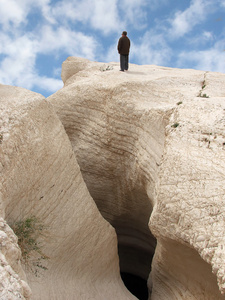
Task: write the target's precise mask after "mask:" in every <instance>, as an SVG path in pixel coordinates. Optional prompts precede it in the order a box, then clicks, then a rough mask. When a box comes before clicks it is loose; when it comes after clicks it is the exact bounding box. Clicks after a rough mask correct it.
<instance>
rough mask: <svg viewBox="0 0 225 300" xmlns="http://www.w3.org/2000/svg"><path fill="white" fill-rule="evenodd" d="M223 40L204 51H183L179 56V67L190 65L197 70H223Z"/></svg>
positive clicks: (224, 54) (224, 60)
mask: <svg viewBox="0 0 225 300" xmlns="http://www.w3.org/2000/svg"><path fill="white" fill-rule="evenodd" d="M223 49H224V43H223V42H222V41H220V42H218V43H216V44H215V46H214V47H212V48H210V49H207V50H202V51H198V50H195V51H190V52H187V51H183V52H181V53H180V55H179V57H178V67H182V66H185V65H186V66H190V65H192V68H194V69H197V70H205V71H213V72H223V73H224V70H225V52H224V50H223Z"/></svg>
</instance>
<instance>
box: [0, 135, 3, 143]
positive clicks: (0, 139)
mask: <svg viewBox="0 0 225 300" xmlns="http://www.w3.org/2000/svg"><path fill="white" fill-rule="evenodd" d="M2 141H3V134H2V133H0V144H1V143H2Z"/></svg>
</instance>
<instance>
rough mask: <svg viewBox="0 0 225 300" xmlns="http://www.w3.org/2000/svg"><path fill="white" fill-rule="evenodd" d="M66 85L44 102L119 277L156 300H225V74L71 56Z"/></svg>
mask: <svg viewBox="0 0 225 300" xmlns="http://www.w3.org/2000/svg"><path fill="white" fill-rule="evenodd" d="M62 79H63V81H64V88H63V89H62V90H60V91H58V92H57V93H55V94H54V95H52V96H51V97H49V99H48V100H49V102H51V104H53V106H54V108H55V111H56V113H57V114H58V116H59V118H60V120H61V121H62V123H63V125H64V128H65V130H66V132H67V134H68V136H69V139H70V141H71V144H72V147H73V150H74V152H75V155H76V158H77V161H78V164H79V166H80V169H81V172H82V175H83V178H84V181H85V183H86V185H87V187H88V190H89V192H90V194H91V195H92V197H93V199H94V200H95V202H96V204H97V207H98V209H99V211H100V212H101V214H102V216H103V217H104V218H105V219H106V220H107V221H109V222H110V223H111V224H112V226H113V227H114V228H115V230H116V233H117V236H118V247H119V257H120V270H121V272H124V273H130V274H135V275H138V276H140V277H142V278H144V279H146V280H148V288H149V299H152V300H156V299H157V300H160V299H162V300H166V299H170V300H171V299H172V300H173V299H174V300H175V299H176V300H177V299H198V300H201V299H202V300H203V299H204V300H206V299H208V300H214V299H215V300H218V299H225V296H224V294H223V293H224V291H225V270H224V267H225V265H224V261H225V251H224V249H225V248H224V247H225V234H224V228H225V226H224V225H225V224H224V207H225V196H224V195H225V168H224V167H225V130H224V128H225V101H224V97H225V86H224V80H225V76H224V75H223V74H219V73H210V72H203V71H195V70H180V69H170V68H163V67H157V66H135V65H130V70H129V71H128V72H125V73H124V72H119V65H118V64H116V63H111V64H109V65H104V64H101V63H94V62H90V61H88V60H85V59H80V58H75V57H70V58H68V59H67V60H66V61H65V62H64V63H63V68H62ZM153 255H154V258H153V261H152V267H151V259H152V257H153ZM150 271H151V273H150ZM149 274H150V276H149Z"/></svg>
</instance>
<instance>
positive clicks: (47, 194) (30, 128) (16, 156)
mask: <svg viewBox="0 0 225 300" xmlns="http://www.w3.org/2000/svg"><path fill="white" fill-rule="evenodd" d="M0 99H1V104H0V105H1V110H0V112H1V145H0V155H1V165H0V168H1V217H2V218H4V220H6V222H7V223H8V224H12V225H13V224H15V223H16V222H20V221H22V220H27V218H31V217H32V216H35V218H37V219H38V220H40V222H41V224H42V226H44V228H45V229H46V230H45V231H44V232H43V233H44V234H43V235H41V236H40V237H39V240H38V243H40V245H42V246H41V248H40V249H41V252H42V253H43V255H44V256H45V257H48V259H46V260H44V261H41V264H43V267H42V268H38V266H37V264H36V269H35V270H34V272H33V270H31V265H30V264H32V259H33V258H34V256H35V251H33V252H31V254H30V258H29V260H28V263H25V264H24V265H23V267H24V269H25V273H26V276H25V274H24V273H23V271H22V269H21V267H20V261H19V259H20V256H21V254H20V253H19V248H18V245H17V243H16V242H15V241H16V237H15V235H14V234H13V233H11V236H12V235H13V236H14V237H12V238H11V239H12V241H11V240H10V239H9V238H8V239H6V237H7V236H6V234H7V232H8V231H9V230H8V231H7V230H6V229H7V228H6V229H5V230H3V233H2V234H1V231H0V243H1V252H2V253H1V257H0V258H1V265H2V267H1V268H4V267H5V266H6V267H7V266H8V267H7V270H6V271H7V272H8V273H9V275H7V274H5V275H4V274H3V273H2V272H1V278H3V277H4V278H6V279H7V278H8V279H7V280H6V279H4V281H1V284H2V286H3V288H2V289H1V290H0V298H1V299H25V298H26V299H41V300H44V299H46V300H47V299H48V300H49V299H88V298H90V297H91V298H92V299H135V297H134V296H132V295H131V294H130V293H129V292H128V291H127V289H126V288H125V287H124V285H123V282H122V280H121V278H120V275H119V262H118V254H117V239H116V234H115V230H114V229H113V228H112V227H111V226H110V225H109V223H108V222H106V221H105V220H104V219H103V218H102V216H101V215H100V213H99V211H98V209H97V207H96V205H95V203H94V201H93V199H92V198H91V196H90V194H89V192H88V190H87V187H86V185H85V183H84V181H83V178H82V175H81V173H80V168H79V166H78V164H77V161H76V158H75V155H74V153H73V150H72V147H71V143H70V141H69V139H68V136H67V134H66V133H65V130H64V128H63V125H62V123H61V122H60V120H59V118H58V117H57V115H56V114H55V112H54V109H53V107H52V105H51V104H50V103H48V102H47V101H46V100H45V98H44V97H43V96H41V95H39V94H35V93H33V92H30V91H27V90H24V89H21V88H16V87H9V86H3V85H2V86H0ZM4 220H3V222H4ZM0 224H1V223H0ZM4 228H5V227H4ZM0 229H1V228H0ZM11 231H12V230H11ZM22 231H24V229H23V230H22ZM4 232H5V233H4ZM25 233H26V232H25V231H24V233H23V234H25ZM8 235H9V234H8ZM30 243H32V241H30ZM4 244H6V245H5V246H4V247H3V245H4ZM6 248H7V249H8V251H5V250H4V249H6ZM14 248H16V249H17V251H16V250H14V251H12V250H13V249H14ZM3 250H4V251H3ZM3 255H4V257H3ZM2 261H3V262H2ZM32 267H35V266H33V265H32ZM10 268H11V269H12V270H11V269H10ZM45 268H46V269H45ZM6 271H4V272H6ZM10 272H11V273H10ZM15 273H17V274H15ZM36 275H37V276H36ZM9 276H11V277H9ZM24 280H26V281H27V282H28V283H29V286H30V288H31V291H32V296H31V294H30V293H29V292H30V290H29V288H28V286H27V287H26V286H25V284H24ZM6 281H8V282H6ZM24 287H25V288H24ZM8 295H10V296H8Z"/></svg>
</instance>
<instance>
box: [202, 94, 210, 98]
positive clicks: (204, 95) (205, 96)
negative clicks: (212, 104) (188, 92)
mask: <svg viewBox="0 0 225 300" xmlns="http://www.w3.org/2000/svg"><path fill="white" fill-rule="evenodd" d="M201 97H202V98H209V96H208V95H206V94H203V95H201Z"/></svg>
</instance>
